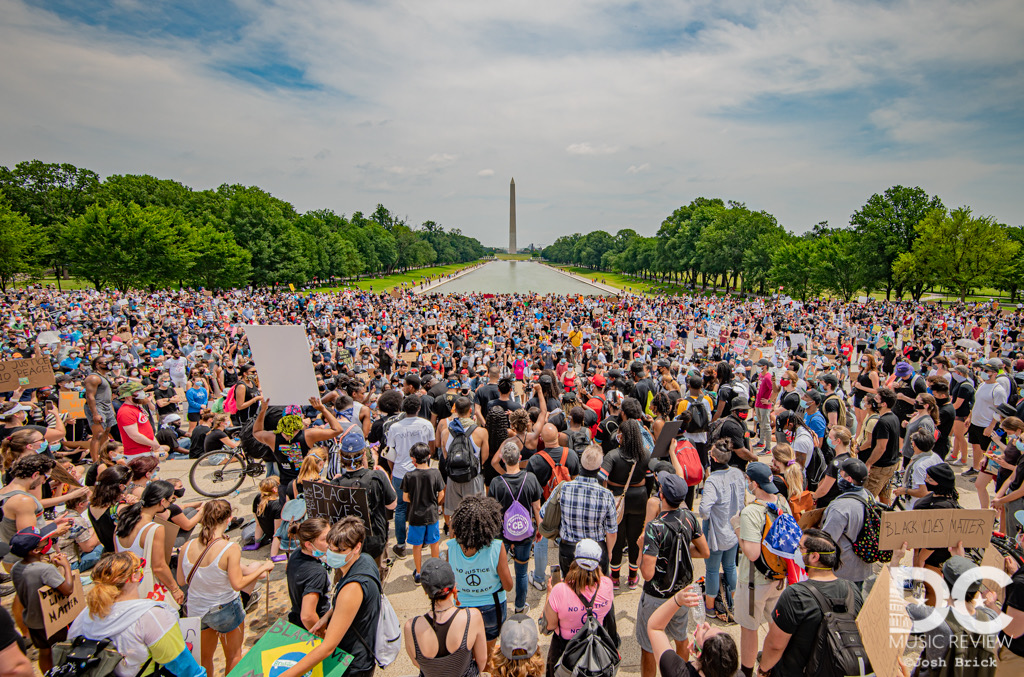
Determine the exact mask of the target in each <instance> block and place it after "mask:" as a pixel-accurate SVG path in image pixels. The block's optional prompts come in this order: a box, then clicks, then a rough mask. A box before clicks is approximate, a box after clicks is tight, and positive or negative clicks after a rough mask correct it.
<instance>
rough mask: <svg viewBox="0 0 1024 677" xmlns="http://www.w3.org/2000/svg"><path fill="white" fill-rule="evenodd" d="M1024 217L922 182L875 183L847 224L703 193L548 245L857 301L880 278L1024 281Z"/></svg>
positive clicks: (894, 287) (914, 287)
mask: <svg viewBox="0 0 1024 677" xmlns="http://www.w3.org/2000/svg"><path fill="white" fill-rule="evenodd" d="M1022 244H1024V228H1022V227H1020V226H1016V227H1009V226H1006V225H1003V224H1000V223H997V222H996V221H995V220H994V219H992V218H991V217H987V216H982V217H978V216H974V215H973V214H972V213H971V209H970V208H968V207H961V208H959V209H954V210H947V209H946V207H945V206H944V205H943V204H942V201H941V200H940V199H939V198H938V197H937V196H929V195H928V193H927V192H925V191H924V190H923V189H922V188H920V187H914V188H906V187H904V186H893V187H891V188H889V189H887V190H886V191H885V192H884V193H876V194H874V195H872V196H871V197H870V198H869V199H868V201H867V202H866V203H865V204H864V206H863V207H861V208H860V209H858V210H857V211H856V212H854V213H853V215H852V216H851V217H850V223H849V225H848V226H846V227H842V228H834V227H830V226H829V224H828V223H827V222H822V223H819V224H817V225H816V226H814V228H812V229H811V230H810V231H808V232H806V233H803V234H800V235H797V234H794V233H791V232H789V231H788V230H786V229H785V228H784V227H783V226H781V225H780V224H779V223H778V221H777V220H776V218H775V217H774V216H772V215H771V214H769V213H767V212H764V211H759V212H756V211H753V210H751V209H749V208H748V207H747V206H746V205H745V204H743V203H742V202H734V201H729V202H725V201H724V200H721V199H718V198H704V197H700V198H697V199H695V200H693V201H692V202H690V204H688V205H686V206H684V207H680V208H679V209H676V210H675V211H674V212H672V214H671V215H670V216H669V217H668V218H666V219H665V220H664V221H663V222H662V224H661V227H660V228H659V229H658V232H657V234H656V235H654V236H653V237H644V236H642V235H639V234H637V233H636V232H635V231H633V230H630V229H624V230H620V231H618V232H617V233H615V234H614V235H613V234H611V233H608V232H606V231H603V230H595V231H591V232H589V233H586V234H581V233H576V234H573V235H566V236H563V237H560V238H558V239H557V240H555V242H554V243H552V244H551V245H549V246H548V247H545V248H544V250H543V251H542V255H543V256H544V258H545V259H547V260H549V261H553V262H555V263H564V264H570V265H576V266H582V267H585V268H589V269H591V270H600V271H606V272H618V273H625V274H627V275H633V276H638V277H641V278H643V279H648V280H657V281H661V282H663V283H675V284H687V285H689V286H691V287H697V286H698V285H699V286H702V287H703V288H705V289H706V288H707V286H708V284H709V283H710V284H711V285H712V286H715V285H716V281H717V280H719V279H721V280H723V281H724V284H725V286H727V287H729V288H735V289H738V290H740V291H743V292H747V291H756V292H758V293H761V294H764V293H765V292H766V290H769V289H772V290H774V289H775V288H777V287H782V289H783V290H784V292H785V293H786V294H789V295H790V296H792V297H794V298H797V299H800V300H802V301H806V300H807V299H809V298H812V297H815V296H818V295H819V294H821V293H822V292H828V293H830V294H831V295H833V296H835V297H838V298H841V299H843V300H844V301H850V300H851V299H852V298H853V297H854V296H856V295H857V293H858V292H860V291H862V290H863V291H864V292H873V291H876V290H881V291H884V292H885V295H886V298H887V299H890V298H892V296H893V295H895V297H896V298H897V299H899V298H902V296H903V295H904V293H907V294H909V295H910V296H911V298H913V299H914V300H915V301H916V300H920V298H921V296H922V295H923V294H924V293H925V292H927V291H930V290H934V289H939V288H944V289H948V290H950V291H952V292H954V293H955V294H957V295H958V296H959V297H960V299H961V300H963V299H965V298H966V296H967V294H968V293H970V292H971V291H972V290H977V289H981V288H985V287H992V288H995V289H999V290H1002V291H1006V292H1008V293H1009V294H1010V297H1011V299H1015V298H1016V297H1017V294H1018V292H1019V291H1020V290H1021V288H1022V287H1024V257H1021V256H1018V253H1019V252H1020V249H1021V245H1022Z"/></svg>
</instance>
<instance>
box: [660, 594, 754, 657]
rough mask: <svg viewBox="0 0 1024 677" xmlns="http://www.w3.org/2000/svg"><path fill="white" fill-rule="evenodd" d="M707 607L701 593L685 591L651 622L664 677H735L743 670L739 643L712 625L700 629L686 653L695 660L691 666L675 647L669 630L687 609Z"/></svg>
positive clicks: (676, 595) (663, 605) (668, 601)
mask: <svg viewBox="0 0 1024 677" xmlns="http://www.w3.org/2000/svg"><path fill="white" fill-rule="evenodd" d="M698 604H703V601H702V600H701V599H700V593H698V592H696V591H693V590H690V589H684V590H681V591H679V592H677V593H676V594H675V595H673V596H672V597H670V598H668V599H667V600H665V602H663V603H662V604H661V606H659V607H658V608H657V609H655V611H654V613H652V614H651V617H650V619H649V620H648V621H647V635H648V636H649V637H650V638H651V648H652V650H653V654H654V659H655V661H656V663H657V665H658V669H659V670H660V671H661V674H662V675H663V677H701V676H702V677H735V675H736V673H737V671H738V670H739V666H740V657H739V650H738V649H737V647H736V640H734V639H733V638H732V637H731V636H729V635H728V634H726V633H725V632H724V631H722V630H721V629H719V628H715V627H712V626H711V625H710V624H708V623H702V624H701V625H699V626H697V628H696V630H695V631H694V633H693V641H692V643H691V644H690V645H689V646H687V647H686V653H687V654H689V655H691V656H694V658H693V659H692V660H690V661H689V662H687V660H686V659H685V658H683V657H682V656H680V655H679V652H678V649H677V647H678V643H675V645H673V643H672V641H671V640H670V639H669V636H668V634H667V633H666V632H665V629H666V628H667V627H668V625H669V623H671V622H672V620H673V619H674V618H675V616H676V613H677V612H678V611H679V609H681V608H683V607H691V608H692V607H695V606H697V605H698Z"/></svg>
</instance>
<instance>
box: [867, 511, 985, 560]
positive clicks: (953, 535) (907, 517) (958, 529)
mask: <svg viewBox="0 0 1024 677" xmlns="http://www.w3.org/2000/svg"><path fill="white" fill-rule="evenodd" d="M995 518H996V511H995V510H965V509H953V510H899V511H891V512H890V511H884V512H883V513H882V530H881V533H880V534H879V536H878V547H879V549H881V550H895V549H897V548H899V547H900V546H901V545H902V544H903V543H904V542H905V543H907V545H909V546H910V547H911V548H928V549H930V550H935V549H936V548H948V547H951V546H956V544H957V543H958V542H960V541H963V543H964V547H965V548H984V547H986V546H988V544H989V541H990V540H991V538H992V525H993V524H994V523H995Z"/></svg>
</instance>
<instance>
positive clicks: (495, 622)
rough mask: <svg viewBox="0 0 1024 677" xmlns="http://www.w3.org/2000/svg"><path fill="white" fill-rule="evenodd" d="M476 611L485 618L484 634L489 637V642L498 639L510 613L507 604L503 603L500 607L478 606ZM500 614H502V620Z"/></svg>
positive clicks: (490, 605)
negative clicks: (502, 625)
mask: <svg viewBox="0 0 1024 677" xmlns="http://www.w3.org/2000/svg"><path fill="white" fill-rule="evenodd" d="M476 610H477V611H479V612H480V615H481V616H483V619H484V634H485V635H486V636H487V641H488V642H493V641H494V640H496V639H498V634H499V633H500V632H501V624H502V623H504V622H505V618H506V615H507V613H508V607H507V606H506V604H505V602H502V603H501V606H500V607H495V606H494V605H493V604H488V605H487V606H478V607H476ZM498 613H501V617H500V618H499V617H498Z"/></svg>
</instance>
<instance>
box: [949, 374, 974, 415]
mask: <svg viewBox="0 0 1024 677" xmlns="http://www.w3.org/2000/svg"><path fill="white" fill-rule="evenodd" d="M954 383H955V381H954ZM975 393H976V391H975V389H974V384H973V383H971V382H970V381H969V380H967V379H964V380H963V381H961V382H960V384H959V385H958V386H957V387H956V388H954V389H953V392H952V393H950V396H951V397H952V399H953V401H954V402H955V401H957V400H963V401H964V402H963V404H961V405H960V407H959V408H958V409H957V410H956V415H957V416H959V417H960V418H967V417H968V416H970V414H971V408H972V407H973V406H974V395H975Z"/></svg>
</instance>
